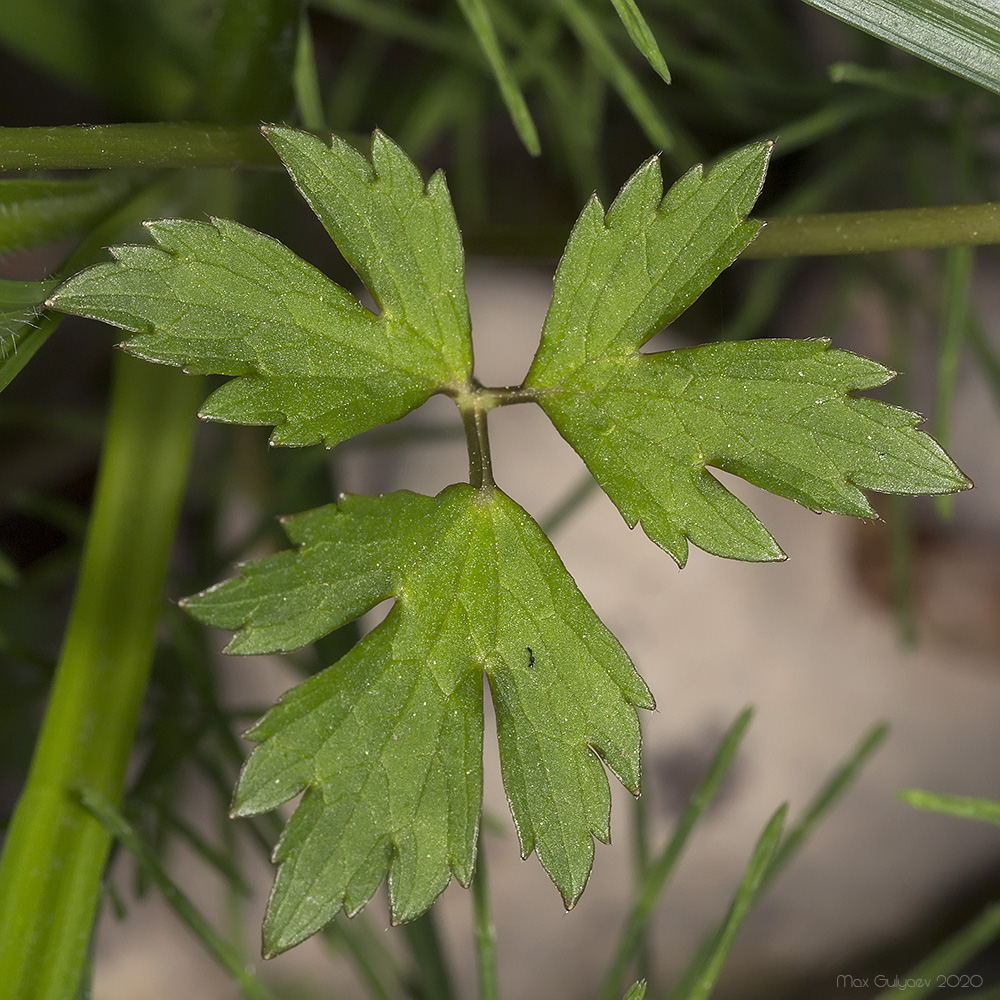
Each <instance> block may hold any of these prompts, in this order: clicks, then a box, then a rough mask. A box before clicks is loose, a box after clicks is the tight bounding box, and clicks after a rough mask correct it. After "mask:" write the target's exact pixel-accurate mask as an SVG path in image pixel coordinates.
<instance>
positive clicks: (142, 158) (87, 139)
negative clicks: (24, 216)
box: [0, 122, 281, 170]
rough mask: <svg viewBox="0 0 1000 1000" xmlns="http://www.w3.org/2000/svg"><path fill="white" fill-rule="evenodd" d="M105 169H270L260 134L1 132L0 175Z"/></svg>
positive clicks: (272, 161) (196, 129)
mask: <svg viewBox="0 0 1000 1000" xmlns="http://www.w3.org/2000/svg"><path fill="white" fill-rule="evenodd" d="M92 167H96V168H107V167H233V168H236V167H257V168H260V167H269V168H271V169H274V170H280V169H281V163H280V161H279V160H278V157H277V156H276V155H275V152H274V150H273V149H272V148H271V146H270V144H269V143H268V142H267V140H266V139H265V138H264V137H263V136H262V135H261V134H260V131H259V130H258V129H256V128H252V127H238V128H223V127H221V126H218V125H209V124H203V123H198V122H154V123H139V124H127V125H59V126H55V127H52V128H48V127H42V126H39V127H35V126H32V127H28V128H9V127H4V128H0V170H68V169H87V168H92Z"/></svg>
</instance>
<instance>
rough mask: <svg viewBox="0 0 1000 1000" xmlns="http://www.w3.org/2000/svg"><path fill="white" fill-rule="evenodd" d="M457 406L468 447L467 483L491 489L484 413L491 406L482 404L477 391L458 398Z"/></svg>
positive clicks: (487, 437) (491, 468)
mask: <svg viewBox="0 0 1000 1000" xmlns="http://www.w3.org/2000/svg"><path fill="white" fill-rule="evenodd" d="M458 408H459V410H460V411H461V414H462V424H463V425H464V427H465V442H466V444H467V445H468V448H469V483H470V484H471V485H472V486H473V487H474V488H475V489H477V490H489V489H492V488H493V487H494V486H496V483H495V481H494V479H493V462H492V459H491V458H490V433H489V428H488V427H487V425H486V415H487V413H489V411H490V409H492V407H490V406H484V405H483V403H482V399H481V397H480V395H479V393H478V392H472V393H468V394H466V395H465V396H463V398H461V399H459V400H458Z"/></svg>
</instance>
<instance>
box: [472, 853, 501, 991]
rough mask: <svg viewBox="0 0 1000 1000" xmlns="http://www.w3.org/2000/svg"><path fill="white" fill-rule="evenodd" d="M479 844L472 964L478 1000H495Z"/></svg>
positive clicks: (491, 932) (492, 941) (492, 940)
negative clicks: (476, 983) (473, 961)
mask: <svg viewBox="0 0 1000 1000" xmlns="http://www.w3.org/2000/svg"><path fill="white" fill-rule="evenodd" d="M483 847H484V845H483V844H482V843H480V845H479V854H478V856H477V857H476V874H475V877H474V878H473V879H472V911H473V919H474V931H475V936H476V965H477V967H478V969H479V1000H497V998H498V997H499V995H500V992H499V986H498V983H497V957H496V940H497V934H496V928H495V927H494V926H493V917H492V915H491V913H490V893H489V882H488V880H487V878H486V851H485V850H483Z"/></svg>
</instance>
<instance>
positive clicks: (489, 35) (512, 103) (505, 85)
mask: <svg viewBox="0 0 1000 1000" xmlns="http://www.w3.org/2000/svg"><path fill="white" fill-rule="evenodd" d="M622 2H624V0H622ZM458 5H459V7H460V8H461V10H462V14H463V15H465V19H466V21H468V22H469V27H470V28H471V29H472V32H473V34H474V35H475V36H476V41H477V42H479V47H480V48H481V49H482V50H483V55H484V56H486V61H487V62H488V63H489V66H490V70H491V71H492V73H493V77H494V79H495V80H496V82H497V86H498V87H499V88H500V95H501V96H502V97H503V101H504V104H506V105H507V113H508V114H509V115H510V117H511V121H513V123H514V127H515V128H516V129H517V134H518V135H519V136H520V138H521V142H522V143H524V148H525V149H526V150H527V151H528V152H529V153H531V155H532V156H538V155H539V154H540V153H541V151H542V148H541V144H540V143H539V141H538V131H537V129H536V128H535V123H534V122H533V121H532V119H531V112H530V111H529V110H528V105H527V104H526V103H525V100H524V94H522V93H521V88H520V86H519V85H518V82H517V79H516V78H515V76H514V74H513V73H512V72H511V69H510V67H509V66H508V65H507V61H506V59H504V55H503V51H502V50H501V48H500V42H499V40H498V39H497V33H496V28H495V27H494V26H493V19H492V17H491V16H490V11H489V7H488V6H487V5H486V0H458Z"/></svg>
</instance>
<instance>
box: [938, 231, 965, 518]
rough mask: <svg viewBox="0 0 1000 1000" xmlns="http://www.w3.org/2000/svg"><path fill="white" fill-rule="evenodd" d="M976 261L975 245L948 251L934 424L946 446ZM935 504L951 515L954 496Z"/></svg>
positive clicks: (944, 515)
mask: <svg viewBox="0 0 1000 1000" xmlns="http://www.w3.org/2000/svg"><path fill="white" fill-rule="evenodd" d="M974 263H975V257H974V252H973V249H972V247H952V248H951V249H950V250H948V251H947V253H946V254H945V261H944V287H943V298H944V303H943V306H942V309H941V333H940V346H939V348H938V372H937V393H936V399H935V401H934V420H933V423H932V430H933V432H934V437H935V438H937V441H938V443H939V444H940V445H941V447H942V448H945V449H949V448H950V447H951V420H952V408H953V406H954V403H955V388H956V386H957V384H958V369H959V365H960V363H961V360H962V353H963V351H964V349H965V341H966V337H967V335H968V329H969V315H970V312H971V307H972V302H971V293H972V273H973V268H974ZM936 506H937V509H938V513H939V514H940V515H941V516H942V517H948V516H949V515H950V514H951V511H952V506H953V504H952V498H951V497H938V498H937V500H936Z"/></svg>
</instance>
